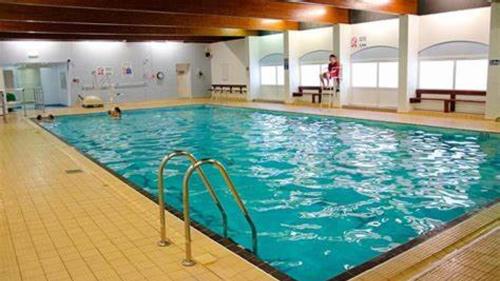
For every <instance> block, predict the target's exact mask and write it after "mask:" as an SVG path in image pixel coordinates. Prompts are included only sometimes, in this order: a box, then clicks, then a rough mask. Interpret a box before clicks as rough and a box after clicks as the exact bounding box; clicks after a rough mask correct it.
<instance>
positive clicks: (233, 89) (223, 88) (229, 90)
mask: <svg viewBox="0 0 500 281" xmlns="http://www.w3.org/2000/svg"><path fill="white" fill-rule="evenodd" d="M246 90H247V85H239V84H212V86H211V87H210V89H209V91H210V92H211V93H212V98H218V94H221V95H222V94H224V93H226V94H227V95H229V94H233V93H239V94H241V95H242V96H243V97H244V96H245V93H246ZM226 97H228V96H226Z"/></svg>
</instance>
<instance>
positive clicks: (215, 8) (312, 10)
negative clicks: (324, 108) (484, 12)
mask: <svg viewBox="0 0 500 281" xmlns="http://www.w3.org/2000/svg"><path fill="white" fill-rule="evenodd" d="M410 1H413V0H410ZM0 3H17V4H26V5H37V6H50V7H66V8H67V7H73V8H94V9H102V10H108V11H111V10H120V11H124V10H127V11H142V12H144V11H148V12H168V13H180V14H201V15H219V16H230V17H233V16H234V17H246V18H266V19H281V20H291V21H302V22H313V23H348V22H349V13H348V10H345V9H339V8H336V7H333V6H325V5H304V4H301V3H287V2H278V1H266V0H232V1H221V0H168V1H165V0H148V1H137V0H106V1H103V0H0Z"/></svg>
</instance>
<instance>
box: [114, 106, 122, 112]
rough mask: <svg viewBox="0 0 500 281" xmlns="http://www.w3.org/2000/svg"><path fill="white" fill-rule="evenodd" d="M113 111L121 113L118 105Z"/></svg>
mask: <svg viewBox="0 0 500 281" xmlns="http://www.w3.org/2000/svg"><path fill="white" fill-rule="evenodd" d="M115 112H116V113H118V114H122V110H121V109H120V108H119V107H118V106H116V107H115Z"/></svg>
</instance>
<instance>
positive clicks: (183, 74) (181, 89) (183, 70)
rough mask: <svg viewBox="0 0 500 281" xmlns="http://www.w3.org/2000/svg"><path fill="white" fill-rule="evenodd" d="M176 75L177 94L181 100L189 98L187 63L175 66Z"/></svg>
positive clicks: (189, 70) (189, 79)
mask: <svg viewBox="0 0 500 281" xmlns="http://www.w3.org/2000/svg"><path fill="white" fill-rule="evenodd" d="M175 71H176V73H177V79H176V81H177V94H178V95H179V97H181V98H191V66H190V64H189V63H178V64H176V65H175Z"/></svg>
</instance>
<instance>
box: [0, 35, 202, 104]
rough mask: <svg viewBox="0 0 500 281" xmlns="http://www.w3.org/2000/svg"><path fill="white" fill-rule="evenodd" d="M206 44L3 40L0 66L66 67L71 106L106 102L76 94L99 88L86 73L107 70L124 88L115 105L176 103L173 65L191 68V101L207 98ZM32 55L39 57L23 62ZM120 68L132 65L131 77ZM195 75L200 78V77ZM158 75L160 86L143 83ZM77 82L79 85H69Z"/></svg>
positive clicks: (98, 83) (99, 91)
mask: <svg viewBox="0 0 500 281" xmlns="http://www.w3.org/2000/svg"><path fill="white" fill-rule="evenodd" d="M206 47H207V45H206V44H184V43H177V42H141V43H125V42H111V41H78V42H56V41H4V42H0V50H1V52H0V65H14V64H18V63H37V62H43V63H66V61H67V59H71V63H70V65H69V69H70V71H69V75H68V82H69V83H68V87H69V89H70V93H71V97H70V100H71V102H72V103H74V102H75V101H76V100H77V95H78V94H83V95H86V94H98V95H101V96H103V97H106V98H107V93H106V91H101V90H96V91H83V92H82V91H81V89H82V87H90V86H92V85H102V83H101V82H99V80H102V78H99V79H97V80H98V81H96V79H95V77H94V76H93V75H92V74H91V72H92V71H93V70H95V69H96V68H97V67H98V66H102V67H111V68H112V69H113V72H114V73H113V75H112V76H111V77H110V78H111V79H110V81H109V82H111V83H113V84H118V85H121V86H124V88H122V89H118V92H121V93H123V95H122V96H121V97H120V98H119V100H118V101H119V102H129V101H144V100H155V99H163V98H176V97H178V94H177V93H176V72H175V64H176V63H189V64H191V69H192V70H193V71H192V85H193V96H206V95H207V90H208V88H209V84H210V81H211V78H210V60H209V59H207V58H205V56H204V53H205V49H206ZM29 53H35V54H37V55H38V58H35V59H31V58H28V54H29ZM123 63H130V64H131V65H132V68H133V71H134V75H133V76H132V77H128V76H123V75H121V67H122V64H123ZM198 70H200V71H202V72H203V73H204V75H203V76H202V77H201V78H199V76H198ZM158 71H162V72H164V74H165V79H164V80H163V81H158V80H156V79H146V78H145V76H147V77H150V76H151V75H154V74H156V73H157V72H158ZM73 79H79V81H80V82H79V83H73V82H72V80H73Z"/></svg>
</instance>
